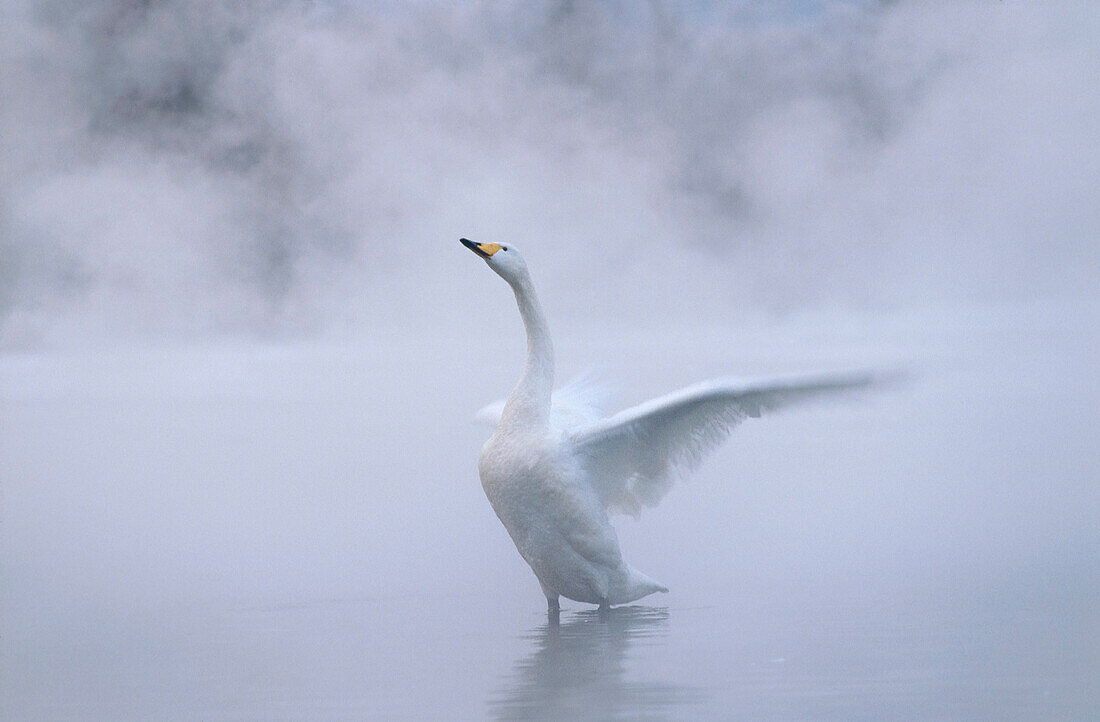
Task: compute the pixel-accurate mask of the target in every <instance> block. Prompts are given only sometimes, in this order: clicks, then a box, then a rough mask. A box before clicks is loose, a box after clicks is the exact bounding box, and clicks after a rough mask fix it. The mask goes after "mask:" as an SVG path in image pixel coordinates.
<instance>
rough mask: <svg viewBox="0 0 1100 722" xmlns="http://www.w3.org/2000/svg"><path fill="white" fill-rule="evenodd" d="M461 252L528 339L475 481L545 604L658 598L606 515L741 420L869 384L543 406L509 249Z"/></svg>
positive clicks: (552, 399) (664, 481)
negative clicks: (617, 404) (494, 283)
mask: <svg viewBox="0 0 1100 722" xmlns="http://www.w3.org/2000/svg"><path fill="white" fill-rule="evenodd" d="M460 240H461V242H462V243H463V245H465V246H466V247H467V248H469V249H470V250H472V251H473V252H474V253H476V254H477V255H479V256H481V257H482V258H483V259H485V262H486V263H487V264H488V265H489V267H490V268H491V269H493V270H494V271H496V273H497V274H499V275H500V276H501V277H502V278H503V279H504V280H505V281H507V282H508V283H509V285H511V287H512V290H513V291H514V292H515V295H516V302H517V303H518V304H519V312H520V315H521V316H522V317H523V325H524V326H525V327H526V329H527V363H526V365H525V367H524V370H523V376H522V377H521V378H520V380H519V383H518V384H517V385H516V387H515V389H514V390H513V391H512V394H511V396H509V397H508V399H507V400H506V401H505V402H504V403H503V404H497V405H491V406H489V407H486V410H485V412H483V413H486V414H487V415H489V416H490V417H492V416H495V415H496V414H497V413H499V421H498V423H497V425H496V430H495V431H494V432H493V435H492V436H491V437H490V438H489V440H488V441H487V442H486V443H485V446H484V447H483V448H482V449H481V455H480V456H479V458H478V471H479V473H480V475H481V485H482V487H483V488H484V489H485V495H486V496H487V497H488V498H489V503H490V504H492V506H493V511H495V512H496V514H497V516H498V517H499V518H500V520H501V522H503V523H504V527H505V528H506V529H507V530H508V533H509V534H510V535H511V537H512V541H514V542H515V544H516V548H517V549H519V553H520V555H521V556H523V558H524V560H525V561H526V562H527V563H528V564H529V565H530V566H531V569H532V570H533V571H534V572H535V576H536V577H538V580H539V583H540V584H541V585H542V591H543V593H545V594H546V601H547V604H548V606H549V609H550V611H552V612H553V611H555V610H557V609H558V608H559V602H558V597H559V595H561V596H564V597H567V598H569V599H573V600H576V601H578V602H590V603H592V604H599V605H600V606H601V607H607V606H609V605H612V604H623V603H626V602H632V601H634V600H636V599H640V598H642V597H644V596H646V595H649V594H652V593H654V592H667V591H668V589H666V588H665V587H664V586H662V585H661V584H658V583H657V582H655V581H654V580H652V579H650V578H649V577H647V576H646V575H645V574H642V573H641V572H639V571H638V570H636V569H634V568H633V567H631V566H630V565H629V564H627V563H626V562H624V561H623V558H622V553H621V552H620V551H619V540H618V537H617V536H616V534H615V528H614V527H613V526H611V523H610V521H609V520H608V513H609V512H614V511H619V512H625V513H629V514H634V515H637V513H638V512H639V511H640V509H641V507H642V506H643V505H645V506H653V505H655V504H656V503H657V502H658V501H660V499H661V497H662V496H664V493H665V492H666V491H667V490H668V488H669V486H670V485H671V483H672V480H673V477H674V476H675V474H676V473H677V472H679V471H683V470H687V469H691V468H692V467H694V466H695V464H696V463H697V462H698V461H700V459H701V458H702V456H703V454H704V453H706V452H707V451H709V450H710V449H712V448H713V447H715V446H717V445H718V444H719V443H720V442H721V441H723V440H724V439H725V438H726V436H727V435H728V433H729V431H730V430H731V429H732V428H733V427H734V426H735V425H737V424H738V423H739V422H740V421H742V420H743V419H745V418H746V417H749V416H759V415H760V412H761V411H765V410H772V409H775V408H778V407H781V406H785V405H787V404H789V403H792V402H796V401H800V400H803V399H808V398H811V397H816V396H820V395H823V394H826V393H832V392H837V391H842V390H846V389H852V388H856V387H860V386H866V385H868V384H869V383H871V382H872V381H873V380H874V378H873V376H872V375H871V374H869V373H861V374H848V375H833V376H814V377H787V378H772V379H763V380H756V381H738V380H734V379H719V380H714V381H707V382H703V383H701V384H697V385H695V386H692V387H689V388H686V389H683V390H681V391H677V392H675V393H672V394H669V395H667V396H663V397H661V398H658V399H654V400H652V401H648V402H646V403H644V404H641V405H639V406H636V407H634V408H631V409H627V410H625V411H622V412H619V413H618V414H615V415H614V416H611V417H610V418H602V419H601V418H598V416H596V414H595V412H594V409H592V408H591V404H590V403H589V400H588V399H587V398H586V394H585V392H584V390H583V389H579V388H577V387H573V388H567V389H563V392H564V393H560V392H559V393H558V394H553V395H552V393H551V392H552V388H553V384H554V350H553V346H552V344H551V342H550V329H549V327H548V325H547V323H546V317H545V316H544V315H543V312H542V308H541V307H540V306H539V302H538V298H537V297H536V296H535V290H534V287H533V286H532V283H531V276H530V274H529V273H528V272H527V264H526V263H524V261H523V258H522V256H520V254H519V253H518V252H517V251H516V249H515V247H514V246H511V245H499V244H496V243H475V242H473V241H470V240H468V239H465V238H463V239H460Z"/></svg>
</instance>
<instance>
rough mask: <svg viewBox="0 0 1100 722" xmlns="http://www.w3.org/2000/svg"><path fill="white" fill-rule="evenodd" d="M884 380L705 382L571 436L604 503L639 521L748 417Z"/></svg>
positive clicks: (867, 376)
mask: <svg viewBox="0 0 1100 722" xmlns="http://www.w3.org/2000/svg"><path fill="white" fill-rule="evenodd" d="M877 378H878V377H876V375H875V374H873V373H870V372H861V373H848V374H834V375H819V376H788V377H772V378H765V379H756V380H742V379H715V380H712V381H704V382H703V383H700V384H696V385H694V386H690V387H688V388H685V389H681V390H680V391H676V392H673V393H671V394H668V395H667V396H662V397H660V398H656V399H653V400H651V401H647V402H645V403H643V404H640V405H638V406H635V407H633V408H629V409H626V410H625V411H621V412H619V413H617V414H615V415H614V416H611V417H609V418H606V419H602V420H599V421H596V422H593V423H591V424H589V425H587V426H584V427H581V428H578V429H576V430H575V431H574V432H573V433H572V434H571V438H572V441H573V443H574V444H575V450H576V452H577V454H578V458H580V459H581V463H582V464H583V465H584V466H585V468H586V469H587V470H588V472H589V474H590V476H591V480H592V483H593V485H594V486H595V487H596V490H597V493H598V494H599V495H600V499H601V500H602V501H603V503H604V505H605V506H607V508H608V509H609V510H610V511H617V512H622V513H626V514H631V515H633V516H637V515H638V514H639V513H640V511H641V509H642V507H643V506H655V505H656V504H657V503H658V502H659V501H660V500H661V499H662V498H663V497H664V495H665V493H667V492H668V490H669V488H670V487H671V486H672V483H673V481H674V480H675V478H676V477H677V476H678V475H679V474H681V473H684V472H687V471H691V470H693V469H695V468H696V467H697V466H698V465H699V463H700V462H701V461H702V460H703V458H704V456H705V455H706V454H707V452H709V451H711V450H712V449H714V448H715V447H716V446H718V445H719V444H720V443H722V442H723V441H724V440H725V439H726V438H727V437H728V436H729V434H730V432H731V431H732V430H733V428H734V427H735V426H737V425H738V424H739V423H741V422H742V421H744V420H745V419H746V418H750V417H757V416H760V415H761V414H762V413H765V412H769V411H774V410H776V409H781V408H783V407H786V406H789V405H792V404H797V403H800V402H804V401H810V400H813V399H816V398H820V397H823V396H829V395H833V394H838V393H842V392H847V391H852V390H854V389H859V388H863V387H866V386H869V385H870V384H872V383H874V382H875V381H876V380H877Z"/></svg>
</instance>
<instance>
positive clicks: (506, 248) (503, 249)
mask: <svg viewBox="0 0 1100 722" xmlns="http://www.w3.org/2000/svg"><path fill="white" fill-rule="evenodd" d="M500 250H502V251H507V250H508V246H501V247H500Z"/></svg>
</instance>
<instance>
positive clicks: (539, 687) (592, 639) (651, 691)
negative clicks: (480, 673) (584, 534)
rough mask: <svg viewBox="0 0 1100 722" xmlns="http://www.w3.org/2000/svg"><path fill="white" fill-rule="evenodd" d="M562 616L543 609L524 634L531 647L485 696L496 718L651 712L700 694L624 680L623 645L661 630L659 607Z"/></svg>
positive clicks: (667, 711)
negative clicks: (491, 693) (541, 618)
mask: <svg viewBox="0 0 1100 722" xmlns="http://www.w3.org/2000/svg"><path fill="white" fill-rule="evenodd" d="M566 617H567V619H566V620H565V621H560V620H559V618H558V617H557V616H556V615H550V616H548V618H547V622H546V623H545V624H543V625H540V626H538V627H536V628H535V629H533V630H532V631H531V632H530V633H529V634H527V635H525V637H526V638H527V639H529V640H530V641H531V646H532V651H531V653H530V654H529V655H528V656H526V657H525V658H523V659H522V660H520V661H519V662H517V663H516V665H515V668H514V671H513V673H512V674H511V675H510V678H509V680H508V681H507V683H506V685H505V687H504V688H503V689H502V690H500V691H498V692H497V694H496V695H495V696H494V698H493V699H491V700H490V702H489V707H490V709H491V710H492V712H493V713H495V715H496V716H497V717H498V718H501V719H532V718H535V719H545V718H555V719H577V718H593V717H597V718H608V717H639V716H644V717H647V718H654V717H657V718H659V717H664V716H669V715H671V713H672V711H673V710H675V709H676V708H678V707H681V706H683V705H686V704H691V703H694V702H697V701H699V700H700V699H701V696H702V695H701V694H700V691H699V690H697V689H693V688H691V687H684V686H680V685H675V684H671V683H666V682H654V681H645V680H638V679H628V674H627V667H628V662H629V661H630V657H631V655H630V650H631V647H634V646H636V645H642V646H649V645H655V644H660V640H662V639H663V638H664V637H666V636H667V634H668V610H667V609H664V608H653V607H617V608H614V609H609V610H602V611H601V610H589V611H583V612H576V613H571V614H567V615H566ZM650 656H652V655H650Z"/></svg>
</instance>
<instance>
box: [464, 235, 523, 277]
mask: <svg viewBox="0 0 1100 722" xmlns="http://www.w3.org/2000/svg"><path fill="white" fill-rule="evenodd" d="M459 240H460V241H462V245H464V246H466V247H467V248H469V249H470V250H471V251H473V252H474V253H476V254H477V255H479V256H481V257H482V258H484V259H485V263H487V264H488V265H489V268H491V269H493V270H494V271H496V272H497V274H498V275H499V276H500V277H501V278H503V279H504V280H505V281H508V282H509V283H511V282H513V281H515V280H517V279H519V278H520V277H521V276H522V275H523V274H525V273H526V272H527V264H526V263H524V261H523V256H521V255H519V251H517V250H516V247H515V246H513V245H512V244H510V243H509V244H506V245H501V244H499V243H475V242H473V241H471V240H470V239H468V238H460V239H459Z"/></svg>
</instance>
